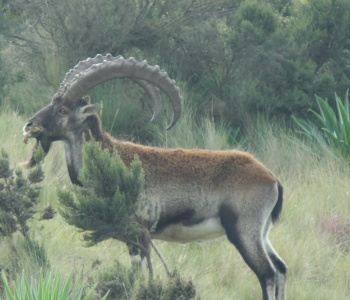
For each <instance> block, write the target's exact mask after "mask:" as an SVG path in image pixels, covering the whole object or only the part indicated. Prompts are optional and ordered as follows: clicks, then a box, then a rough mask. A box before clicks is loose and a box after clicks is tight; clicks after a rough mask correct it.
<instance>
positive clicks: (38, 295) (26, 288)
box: [1, 271, 107, 300]
mask: <svg viewBox="0 0 350 300" xmlns="http://www.w3.org/2000/svg"><path fill="white" fill-rule="evenodd" d="M1 277H2V280H3V283H4V287H5V291H6V297H7V299H8V300H15V299H16V300H44V299H45V300H46V299H52V300H67V299H71V300H80V299H84V300H88V299H90V298H91V296H92V293H93V291H94V289H95V288H96V285H95V286H94V287H93V288H92V289H90V290H89V291H88V293H87V294H86V296H83V294H84V284H83V283H81V282H80V278H79V276H78V278H76V279H75V280H73V274H72V273H70V274H69V276H68V277H67V278H65V279H63V280H62V278H61V276H60V275H59V274H58V273H56V274H51V272H49V273H48V274H47V275H46V276H45V277H44V276H43V273H42V272H40V277H39V280H38V281H36V280H33V278H32V279H31V281H30V283H29V282H28V280H27V278H26V276H25V274H24V272H23V273H22V275H21V276H17V280H16V285H15V287H14V288H13V289H12V290H11V287H10V285H9V283H8V281H7V278H6V275H5V272H4V271H2V272H1ZM74 281H75V282H74ZM73 282H74V284H73ZM72 284H73V286H72ZM106 297H107V295H105V296H104V297H102V298H101V300H102V299H106Z"/></svg>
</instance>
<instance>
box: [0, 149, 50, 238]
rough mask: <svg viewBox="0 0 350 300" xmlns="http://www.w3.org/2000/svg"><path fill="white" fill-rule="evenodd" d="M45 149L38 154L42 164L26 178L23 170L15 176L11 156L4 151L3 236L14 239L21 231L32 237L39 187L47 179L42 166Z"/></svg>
mask: <svg viewBox="0 0 350 300" xmlns="http://www.w3.org/2000/svg"><path fill="white" fill-rule="evenodd" d="M40 148H41V147H39V148H38V150H37V151H36V153H35V157H36V158H35V159H37V162H38V163H39V164H38V165H37V166H36V167H35V168H34V169H33V170H31V171H30V172H29V174H28V177H27V178H25V177H24V175H23V173H22V171H21V169H17V170H16V171H15V172H14V171H13V170H12V169H11V168H10V162H9V156H8V154H7V153H6V152H5V150H3V149H2V150H1V157H0V235H1V236H11V235H12V234H13V233H14V232H16V231H17V230H19V231H20V232H21V233H22V235H23V236H24V237H26V238H27V237H28V231H29V227H28V224H27V223H28V221H29V220H30V219H32V217H33V215H34V214H35V212H36V209H35V206H36V204H37V202H38V197H39V191H40V187H38V186H37V184H38V183H40V182H42V181H43V179H44V174H43V171H42V168H41V165H40V161H41V159H42V158H43V155H42V153H43V150H42V148H41V150H40Z"/></svg>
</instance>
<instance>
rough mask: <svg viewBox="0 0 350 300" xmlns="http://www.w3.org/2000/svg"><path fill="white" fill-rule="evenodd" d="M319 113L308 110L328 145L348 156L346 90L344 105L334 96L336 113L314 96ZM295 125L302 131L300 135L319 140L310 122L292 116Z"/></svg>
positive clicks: (349, 128)
mask: <svg viewBox="0 0 350 300" xmlns="http://www.w3.org/2000/svg"><path fill="white" fill-rule="evenodd" d="M316 102H317V105H318V108H319V111H320V112H319V113H317V112H315V111H314V110H310V111H311V112H312V113H313V115H314V116H315V118H316V120H317V121H318V123H319V124H320V126H321V131H322V133H323V135H324V136H325V138H326V139H327V141H328V143H329V145H330V146H331V147H332V148H333V149H334V150H336V151H337V152H339V153H341V154H343V155H344V156H346V157H348V156H350V105H349V98H348V90H347V91H346V93H345V98H344V103H343V102H342V100H341V99H340V98H339V97H338V95H337V94H335V104H336V111H337V112H335V111H334V110H333V108H332V107H331V105H330V104H328V102H327V100H324V99H322V98H321V97H318V96H316ZM293 119H294V121H295V122H296V124H297V125H298V126H299V127H300V128H301V129H302V133H303V134H304V135H305V136H306V137H307V138H309V139H312V140H315V139H316V140H319V141H320V136H319V135H318V134H317V130H316V128H318V126H317V125H316V124H315V123H313V122H312V121H310V120H302V119H298V118H296V117H294V116H293Z"/></svg>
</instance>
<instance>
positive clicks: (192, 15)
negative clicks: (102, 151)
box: [0, 0, 350, 142]
mask: <svg viewBox="0 0 350 300" xmlns="http://www.w3.org/2000/svg"><path fill="white" fill-rule="evenodd" d="M0 7H1V12H2V19H1V22H0V29H1V30H0V35H1V39H2V42H3V43H2V46H1V49H0V51H1V53H2V57H1V60H0V68H1V72H0V74H7V75H6V78H2V77H3V75H2V77H1V78H0V86H2V89H0V90H1V91H0V98H1V103H5V102H9V103H10V104H11V106H12V107H13V108H16V109H18V110H19V111H20V112H21V113H26V114H32V113H33V112H35V111H37V110H38V109H39V108H41V107H43V104H44V103H47V102H48V101H49V99H50V98H51V97H52V95H53V93H54V91H55V90H56V89H57V88H58V86H59V83H60V82H61V80H62V78H63V77H64V74H65V72H67V71H68V70H69V68H72V67H73V66H74V65H75V64H76V63H77V62H78V61H79V60H82V59H85V58H87V57H89V56H94V55H96V54H97V53H102V54H105V53H107V52H110V53H112V54H113V55H119V54H121V55H124V56H126V57H128V56H134V57H136V58H137V59H147V60H148V61H149V62H150V63H151V64H158V65H160V66H161V67H162V68H164V69H165V70H167V71H168V72H169V74H170V76H171V77H172V78H175V79H177V81H178V83H179V84H180V86H183V85H184V83H186V89H187V90H188V92H189V94H190V95H191V103H190V106H191V108H194V114H195V116H201V115H203V114H206V113H207V112H208V111H209V112H210V113H211V115H212V116H213V118H214V119H215V121H224V122H226V124H227V125H228V126H229V127H233V128H237V127H240V128H242V130H245V128H246V127H247V126H249V125H250V122H251V120H252V119H254V118H256V116H257V113H259V114H263V115H268V116H269V117H271V118H276V119H281V118H284V119H286V120H287V121H289V120H290V116H291V115H292V114H294V115H295V116H297V117H306V116H307V114H308V109H310V108H312V109H316V104H315V102H314V101H313V95H314V94H315V93H316V94H317V95H319V96H320V97H322V98H330V97H331V96H332V94H333V93H334V91H335V92H337V93H338V94H339V95H343V94H344V93H345V91H346V89H347V88H349V86H350V69H349V64H350V53H349V41H350V29H349V26H348V24H349V22H350V19H349V18H350V17H349V15H350V14H349V11H350V3H349V1H347V0H334V1H328V0H307V1H292V0H264V1H254V0H236V1H232V0H220V1H217V0H216V1H212V0H211V1H202V0H201V1H193V0H179V1H162V0H154V1H146V0H135V1H127V0H122V1H118V2H113V1H108V0H103V1H99V2H98V3H97V2H94V1H91V0H84V1H77V0H73V1H69V2H68V1H61V2H57V1H54V0H39V1H31V2H28V1H25V0H16V1H7V0H2V1H1V2H0ZM33 86H36V87H37V88H36V89H34V90H33V88H32V87H33ZM129 87H130V83H128V82H122V83H121V82H117V83H116V82H115V83H108V84H106V85H105V86H104V87H103V88H101V87H97V88H96V89H95V90H93V91H91V93H92V99H93V100H94V101H103V109H102V116H103V125H104V128H106V129H107V130H111V131H112V132H113V133H114V134H124V135H128V136H129V135H132V136H133V137H135V138H137V139H139V140H142V141H143V142H145V141H147V142H150V141H152V136H151V135H148V129H149V126H148V125H147V124H148V119H149V116H150V114H149V113H148V112H149V107H148V104H147V101H144V96H143V94H142V93H141V91H140V90H139V89H135V88H132V89H130V88H129ZM23 99H26V100H25V101H24V100H23ZM126 103H127V105H125V104H126ZM140 103H141V105H140ZM143 111H144V112H145V114H142V113H141V112H143ZM116 115H117V118H116ZM287 123H288V122H287Z"/></svg>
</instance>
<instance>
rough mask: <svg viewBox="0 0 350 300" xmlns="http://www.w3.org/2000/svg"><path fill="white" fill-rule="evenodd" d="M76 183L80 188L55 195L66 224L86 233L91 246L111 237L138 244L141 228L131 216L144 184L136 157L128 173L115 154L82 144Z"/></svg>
mask: <svg viewBox="0 0 350 300" xmlns="http://www.w3.org/2000/svg"><path fill="white" fill-rule="evenodd" d="M79 180H80V181H81V183H82V184H83V187H79V186H73V187H72V190H60V191H59V193H58V196H59V201H60V204H61V209H60V210H59V211H60V214H61V215H62V216H63V217H64V218H65V220H66V221H67V222H68V224H70V225H73V226H76V227H77V228H79V229H80V230H82V231H85V232H87V233H85V234H84V239H85V241H87V242H88V244H89V245H91V246H92V245H95V244H96V243H98V242H101V241H103V240H106V239H110V238H113V239H117V240H120V241H122V242H126V243H130V242H131V243H134V241H137V237H138V235H139V233H140V232H141V230H142V229H141V226H140V224H138V223H137V221H136V219H135V215H134V214H135V212H136V211H137V209H138V208H139V207H140V205H142V203H143V202H142V199H141V198H140V194H141V191H142V188H143V184H144V173H143V169H142V166H141V162H140V160H139V159H138V158H137V157H135V159H134V161H133V162H132V163H131V166H130V170H129V169H128V168H127V167H126V166H125V164H124V163H123V161H122V160H121V158H120V156H119V155H118V154H117V153H116V152H113V153H112V155H111V153H110V152H109V151H108V150H107V149H105V150H102V149H101V145H100V144H99V143H98V142H96V141H95V140H94V139H91V140H90V141H87V142H85V144H84V150H83V167H82V169H81V170H80V173H79ZM140 246H141V245H140Z"/></svg>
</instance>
